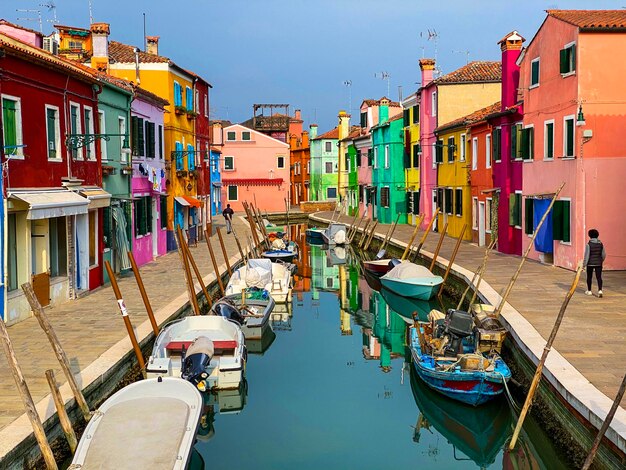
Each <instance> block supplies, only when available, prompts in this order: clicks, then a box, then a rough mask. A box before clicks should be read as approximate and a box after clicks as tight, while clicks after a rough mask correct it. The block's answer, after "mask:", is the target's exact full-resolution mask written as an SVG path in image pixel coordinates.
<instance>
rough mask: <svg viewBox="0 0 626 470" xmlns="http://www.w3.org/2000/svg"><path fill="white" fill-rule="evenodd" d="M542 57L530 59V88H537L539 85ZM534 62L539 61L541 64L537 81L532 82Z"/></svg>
mask: <svg viewBox="0 0 626 470" xmlns="http://www.w3.org/2000/svg"><path fill="white" fill-rule="evenodd" d="M539 59H540V57H536V58H535V59H533V60H531V61H530V79H529V80H528V83H530V86H529V87H528V89H529V90H532V89H533V88H537V87H538V86H539V82H540V80H539V77H540V75H541V61H540V60H539ZM534 63H538V64H539V74H538V75H537V83H532V81H533V64H534Z"/></svg>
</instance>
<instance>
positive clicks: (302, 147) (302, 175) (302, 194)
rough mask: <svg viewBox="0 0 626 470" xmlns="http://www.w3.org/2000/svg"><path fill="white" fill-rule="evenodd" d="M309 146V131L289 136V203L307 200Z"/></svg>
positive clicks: (309, 179) (309, 178)
mask: <svg viewBox="0 0 626 470" xmlns="http://www.w3.org/2000/svg"><path fill="white" fill-rule="evenodd" d="M310 162H311V147H310V144H309V133H308V132H307V131H304V132H302V133H301V135H300V137H298V136H297V134H291V135H290V136H289V167H290V174H291V191H290V194H291V199H290V200H291V204H295V205H297V204H300V202H302V201H308V200H309V185H310V181H311V175H310V173H311V163H310Z"/></svg>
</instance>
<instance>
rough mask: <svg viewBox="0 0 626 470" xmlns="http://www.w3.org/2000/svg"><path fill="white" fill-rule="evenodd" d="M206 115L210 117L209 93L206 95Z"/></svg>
mask: <svg viewBox="0 0 626 470" xmlns="http://www.w3.org/2000/svg"><path fill="white" fill-rule="evenodd" d="M204 116H205V117H209V94H208V93H206V94H205V95H204Z"/></svg>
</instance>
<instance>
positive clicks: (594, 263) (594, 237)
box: [583, 228, 606, 297]
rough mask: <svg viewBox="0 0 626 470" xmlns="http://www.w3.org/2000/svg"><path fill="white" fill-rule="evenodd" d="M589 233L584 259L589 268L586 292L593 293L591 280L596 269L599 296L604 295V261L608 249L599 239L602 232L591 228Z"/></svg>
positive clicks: (585, 265)
mask: <svg viewBox="0 0 626 470" xmlns="http://www.w3.org/2000/svg"><path fill="white" fill-rule="evenodd" d="M588 235H589V242H588V243H587V246H586V247H585V260H584V261H583V268H587V291H586V292H585V294H587V295H591V281H592V277H593V272H594V271H595V272H596V280H597V281H598V297H602V263H604V259H605V258H606V251H605V249H604V245H603V244H602V242H601V241H600V240H599V239H598V237H599V236H600V233H599V232H598V231H597V230H596V229H595V228H592V229H591V230H589V232H588Z"/></svg>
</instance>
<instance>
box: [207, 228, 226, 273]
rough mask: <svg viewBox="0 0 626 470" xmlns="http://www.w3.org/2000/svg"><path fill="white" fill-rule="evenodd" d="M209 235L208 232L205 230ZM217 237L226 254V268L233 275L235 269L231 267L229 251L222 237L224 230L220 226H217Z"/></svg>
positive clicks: (223, 252)
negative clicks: (227, 251)
mask: <svg viewBox="0 0 626 470" xmlns="http://www.w3.org/2000/svg"><path fill="white" fill-rule="evenodd" d="M205 233H206V234H207V236H208V232H205ZM217 238H218V239H219V241H220V248H221V249H222V255H224V261H225V262H226V270H227V271H228V275H229V276H232V275H233V269H232V268H231V267H230V261H229V260H228V253H226V246H225V245H224V239H223V238H222V231H221V230H220V228H219V227H217Z"/></svg>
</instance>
